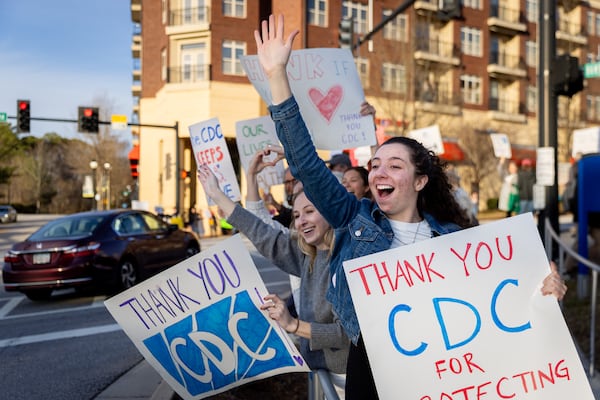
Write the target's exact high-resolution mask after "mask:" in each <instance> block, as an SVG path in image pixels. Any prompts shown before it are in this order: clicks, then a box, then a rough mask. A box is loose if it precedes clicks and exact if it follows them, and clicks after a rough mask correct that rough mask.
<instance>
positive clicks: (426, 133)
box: [408, 125, 444, 155]
mask: <svg viewBox="0 0 600 400" xmlns="http://www.w3.org/2000/svg"><path fill="white" fill-rule="evenodd" d="M408 136H409V137H410V138H412V139H415V140H417V141H419V142H421V144H422V145H423V146H425V147H426V148H427V149H429V150H431V151H433V152H434V153H435V154H438V155H439V154H444V142H443V141H442V134H441V133H440V127H439V126H438V125H432V126H427V127H425V128H421V129H415V130H412V131H410V132H409V133H408Z"/></svg>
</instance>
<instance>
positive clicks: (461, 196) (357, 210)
mask: <svg viewBox="0 0 600 400" xmlns="http://www.w3.org/2000/svg"><path fill="white" fill-rule="evenodd" d="M283 25H284V24H283V17H279V20H278V21H277V22H276V20H275V17H273V16H271V17H270V18H269V20H268V21H263V23H262V26H261V30H260V31H256V32H255V35H254V36H255V40H256V46H257V50H258V58H259V61H260V64H261V66H262V68H263V70H264V72H265V74H266V76H267V78H268V81H269V85H270V90H271V96H272V105H270V106H269V111H270V113H271V117H272V119H273V121H274V122H275V126H276V130H277V134H278V137H279V140H280V142H281V143H282V144H283V149H281V148H278V147H276V146H270V147H268V148H266V149H264V150H261V151H259V152H258V153H257V154H256V156H255V157H254V159H253V161H252V164H251V166H250V167H249V169H248V171H247V178H248V179H247V181H248V188H247V189H248V194H247V198H246V208H247V209H245V208H244V207H242V206H241V205H240V204H238V203H234V202H233V201H231V200H230V199H229V198H228V197H227V196H226V195H225V194H224V193H223V192H222V191H221V189H220V188H219V185H218V183H217V180H216V178H215V176H214V174H213V173H212V172H211V170H210V168H209V167H208V166H206V165H200V166H199V169H198V179H199V180H200V182H201V184H202V186H203V188H204V190H205V192H206V194H207V195H208V196H209V197H210V198H211V199H212V200H213V201H214V202H215V203H216V204H217V205H218V206H219V208H220V209H221V210H222V212H223V216H224V218H225V219H226V220H227V222H229V223H230V224H231V225H233V226H234V227H235V228H236V229H237V230H239V231H240V232H242V233H244V234H245V235H246V236H247V237H248V238H249V239H250V240H251V241H252V242H253V244H254V245H255V246H256V248H257V249H258V251H259V252H261V253H262V254H263V255H264V256H265V257H267V258H270V259H271V260H272V261H273V262H274V264H275V265H277V266H278V267H279V268H280V269H282V270H283V271H285V272H287V273H288V274H290V275H294V276H297V277H299V278H300V284H299V296H298V299H297V300H296V301H295V306H294V308H295V310H293V311H295V312H296V314H294V312H293V311H291V310H290V307H289V306H288V305H286V303H285V299H281V298H279V297H278V296H277V295H276V294H269V295H268V296H266V297H265V305H264V306H263V309H264V310H265V311H266V312H267V313H268V315H269V317H270V318H272V319H273V320H275V321H277V322H278V323H279V324H280V326H281V327H282V328H283V329H285V330H286V331H287V332H290V333H292V334H295V335H297V336H299V337H300V350H301V353H302V355H303V356H304V357H305V358H306V360H307V362H308V364H309V366H310V367H311V368H313V369H314V368H323V369H327V370H329V371H330V372H331V373H332V376H333V378H334V381H335V382H338V385H339V386H340V387H344V388H345V389H341V390H340V393H341V394H342V396H343V397H345V398H346V399H361V400H362V399H376V398H378V396H377V390H376V387H375V383H374V378H373V375H372V371H371V367H370V362H369V357H368V355H367V351H366V348H365V344H364V341H363V336H362V334H361V329H360V326H359V323H358V317H357V314H356V311H355V308H354V304H353V300H352V297H351V295H350V289H349V286H348V282H347V281H346V276H345V273H344V270H343V266H342V263H343V262H344V261H345V260H349V259H353V258H358V257H361V256H365V255H369V254H373V253H376V252H379V251H383V250H387V249H390V248H396V247H399V246H404V245H408V244H412V243H416V242H419V241H423V240H427V239H429V238H432V237H434V236H440V235H445V234H449V233H452V232H456V231H459V230H461V229H465V228H469V227H472V226H474V225H476V224H477V211H476V208H475V207H474V205H473V202H472V201H471V198H470V196H469V195H467V193H466V192H464V190H462V189H460V185H459V183H460V182H459V181H458V175H457V174H456V172H455V171H449V170H448V168H447V165H446V163H445V162H444V161H443V160H441V159H440V158H439V157H438V156H436V155H435V154H434V153H433V152H431V151H429V150H428V149H426V148H425V147H424V146H423V145H422V144H421V143H419V142H418V141H416V140H414V139H410V138H407V137H394V138H391V139H389V140H387V141H386V142H384V143H382V144H381V145H380V146H379V148H378V149H377V150H376V152H375V154H374V156H373V157H372V159H371V161H370V169H369V170H367V169H365V168H363V167H354V166H352V164H351V163H350V160H349V158H347V157H348V156H347V155H346V154H344V153H340V154H338V155H335V156H333V157H332V158H331V160H329V161H328V162H326V161H323V160H322V159H321V158H319V156H318V154H317V151H316V149H315V147H314V145H313V143H312V139H311V135H310V134H309V132H308V129H307V128H306V125H305V123H304V120H303V117H302V115H301V114H300V111H299V107H298V104H297V103H296V100H295V98H294V96H293V93H292V91H291V89H290V85H289V81H288V76H287V73H286V65H287V63H288V60H289V57H290V52H291V48H292V43H293V41H294V39H295V37H296V35H297V34H298V31H293V32H291V33H290V34H289V35H288V36H284V26H283ZM360 112H361V114H362V115H368V114H374V110H373V107H372V106H371V105H370V104H368V103H366V102H365V103H363V104H362V107H361V110H360ZM272 153H275V154H276V155H277V157H276V158H275V159H274V160H272V161H268V162H267V161H265V160H266V159H267V157H266V156H269V155H271V154H272ZM282 158H285V159H286V161H287V163H288V166H289V168H288V170H286V176H285V189H286V190H285V193H286V199H285V204H279V203H277V202H275V201H274V200H273V199H272V198H270V197H267V198H265V199H264V200H263V199H261V198H260V196H259V193H258V188H257V185H256V174H257V173H258V172H259V171H260V170H261V169H262V168H264V167H265V166H267V165H272V164H273V163H275V162H277V161H279V160H280V159H282ZM504 161H505V160H502V162H503V163H504ZM526 166H527V165H523V166H522V167H523V169H525V168H524V167H526ZM509 176H510V179H507V178H506V177H509ZM506 177H505V178H504V182H506V183H507V184H509V185H510V187H509V192H508V194H509V197H508V202H509V203H510V205H508V204H507V205H506V206H504V203H503V207H506V210H505V211H506V212H507V215H512V213H515V212H519V210H521V208H523V209H527V210H529V209H530V205H529V203H526V202H528V201H530V200H531V198H530V197H529V194H528V193H530V192H531V187H529V185H530V184H531V185H532V183H531V180H530V179H529V178H527V177H526V176H525V175H524V176H523V179H522V180H520V179H519V175H518V167H517V166H516V165H511V164H509V165H508V166H507V175H506ZM520 182H522V183H520ZM525 182H526V183H525ZM520 184H523V185H527V188H526V189H524V191H523V192H522V193H523V195H522V197H519V196H520V193H521V191H520V187H519V185H520ZM324 188H326V190H324ZM528 191H529V192H528ZM511 193H514V198H513V199H512V200H510V194H511ZM265 206H272V207H275V208H276V209H277V211H278V215H281V214H285V213H288V214H289V215H290V216H291V219H290V220H289V221H288V220H282V221H274V220H273V217H272V215H271V214H270V213H269V212H268V210H267V208H265ZM541 291H542V293H543V294H544V295H548V294H551V295H554V296H555V297H557V298H558V299H561V298H562V297H563V296H564V294H565V292H566V286H565V284H564V282H563V280H562V279H561V277H560V276H559V275H558V273H557V271H556V266H555V265H553V264H551V273H550V274H549V275H548V276H547V277H546V278H545V279H544V281H543V282H542V289H541ZM295 315H297V316H295ZM399 396H401V395H400V394H399Z"/></svg>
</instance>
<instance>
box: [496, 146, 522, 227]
mask: <svg viewBox="0 0 600 400" xmlns="http://www.w3.org/2000/svg"><path fill="white" fill-rule="evenodd" d="M518 172H519V167H518V166H517V163H515V162H514V161H512V160H510V161H508V165H507V164H506V159H505V158H504V157H500V160H499V161H498V174H499V175H500V179H502V186H501V187H500V196H499V197H498V209H499V210H502V211H505V212H506V216H507V217H511V216H512V215H513V213H515V214H518V213H519V206H520V204H519V187H518V185H517V184H518V179H519V176H518Z"/></svg>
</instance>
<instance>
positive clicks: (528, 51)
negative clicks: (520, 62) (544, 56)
mask: <svg viewBox="0 0 600 400" xmlns="http://www.w3.org/2000/svg"><path fill="white" fill-rule="evenodd" d="M537 60H538V55H537V43H536V42H532V41H530V40H528V41H527V42H525V62H526V63H527V65H528V66H530V67H535V66H536V65H537Z"/></svg>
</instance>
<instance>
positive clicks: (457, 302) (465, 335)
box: [344, 214, 594, 400]
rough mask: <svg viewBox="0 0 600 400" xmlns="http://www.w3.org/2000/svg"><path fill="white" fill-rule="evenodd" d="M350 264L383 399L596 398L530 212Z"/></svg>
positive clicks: (353, 290)
mask: <svg viewBox="0 0 600 400" xmlns="http://www.w3.org/2000/svg"><path fill="white" fill-rule="evenodd" d="M344 270H345V273H346V277H347V279H348V283H349V285H350V291H351V293H352V299H353V301H354V306H355V308H356V311H357V314H358V319H359V323H360V327H361V332H362V335H363V338H364V341H365V346H366V349H367V353H368V355H369V360H370V364H371V369H372V370H373V374H374V377H375V383H376V386H377V390H378V393H379V397H380V398H381V399H398V398H402V399H405V400H483V399H485V400H496V399H498V400H500V399H502V400H504V399H528V400H530V399H536V400H564V399H578V400H588V399H589V400H592V399H593V398H594V396H593V394H592V391H591V388H590V386H589V382H588V380H587V377H586V375H585V373H584V370H583V367H582V364H581V361H580V359H579V357H578V355H577V351H576V349H575V346H574V344H573V341H572V339H571V336H570V334H569V331H568V328H567V325H566V323H565V321H564V318H563V316H562V313H561V310H560V308H559V305H558V302H557V300H556V298H554V297H553V296H542V294H541V292H540V288H541V282H542V281H543V279H544V278H545V277H546V276H547V275H548V273H549V272H550V268H549V263H548V260H547V258H546V255H545V252H544V248H543V246H542V244H541V240H540V237H539V234H538V231H537V228H536V225H535V223H534V220H533V218H532V215H531V214H523V215H519V216H516V217H513V218H506V219H503V220H501V221H498V222H494V223H489V224H485V225H481V226H478V227H475V228H471V229H467V230H464V231H460V232H456V233H453V234H449V235H444V236H440V237H436V238H433V239H430V240H426V241H423V242H417V243H416V244H413V245H409V246H403V247H399V248H396V249H391V250H387V251H384V252H380V253H376V254H372V255H370V256H365V257H361V258H358V259H354V260H350V261H347V262H345V263H344Z"/></svg>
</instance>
